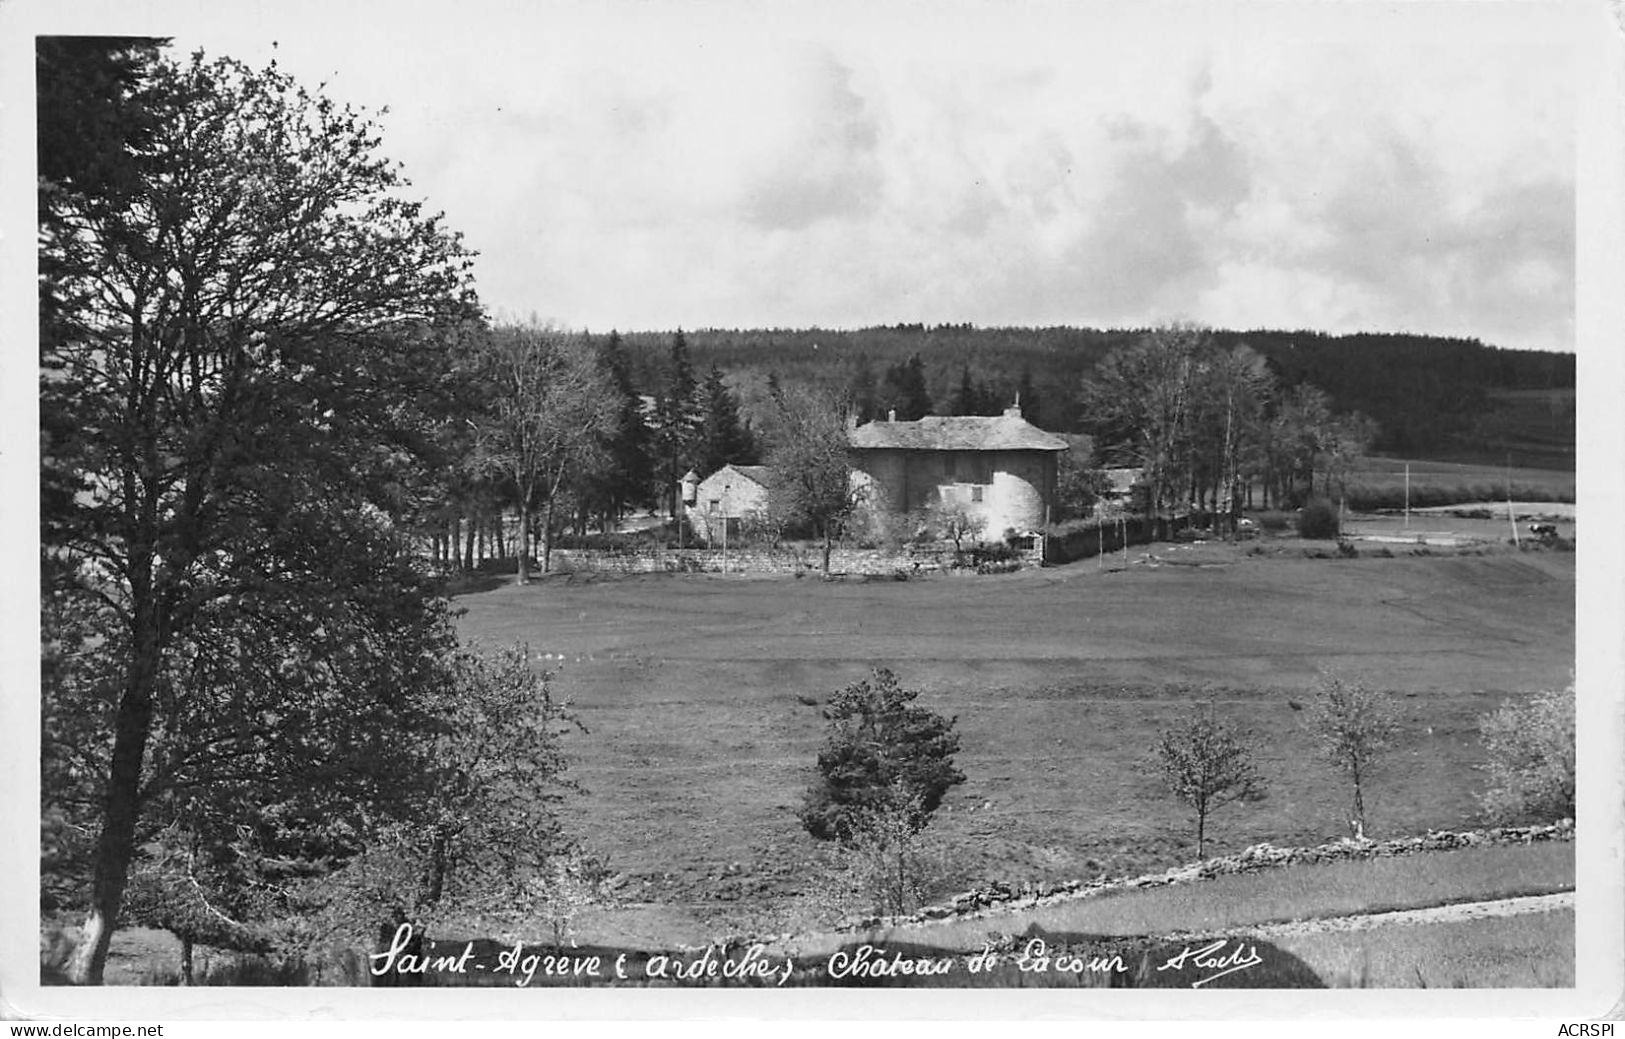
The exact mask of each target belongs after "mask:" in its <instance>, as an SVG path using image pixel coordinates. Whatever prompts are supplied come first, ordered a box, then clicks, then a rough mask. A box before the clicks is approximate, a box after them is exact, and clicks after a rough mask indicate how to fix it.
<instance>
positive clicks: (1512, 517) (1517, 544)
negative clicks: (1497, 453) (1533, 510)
mask: <svg viewBox="0 0 1625 1039" xmlns="http://www.w3.org/2000/svg"><path fill="white" fill-rule="evenodd" d="M1507 522H1508V523H1510V524H1512V547H1514V548H1523V543H1522V542H1521V541H1519V540H1518V517H1517V514H1516V513H1514V512H1513V511H1512V452H1510V451H1508V452H1507Z"/></svg>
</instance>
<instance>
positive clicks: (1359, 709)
mask: <svg viewBox="0 0 1625 1039" xmlns="http://www.w3.org/2000/svg"><path fill="white" fill-rule="evenodd" d="M1292 706H1293V708H1294V709H1300V710H1303V712H1304V714H1305V721H1306V724H1307V726H1308V729H1309V732H1310V733H1311V734H1312V736H1313V738H1314V740H1315V744H1316V746H1317V747H1318V748H1319V750H1320V753H1321V757H1322V759H1323V760H1324V762H1325V763H1326V764H1327V765H1328V766H1330V767H1331V768H1332V769H1333V770H1334V771H1336V772H1337V773H1338V774H1339V775H1341V776H1342V777H1344V778H1345V779H1346V780H1347V781H1348V784H1349V792H1350V805H1349V813H1350V814H1349V827H1350V830H1351V832H1352V833H1353V835H1354V836H1355V837H1356V838H1359V839H1363V838H1364V837H1365V829H1366V822H1367V818H1366V792H1367V790H1368V789H1369V787H1370V782H1371V779H1372V777H1373V775H1374V774H1375V773H1376V772H1377V770H1378V768H1379V766H1380V765H1381V763H1382V761H1383V758H1384V757H1385V755H1386V754H1387V752H1388V751H1389V749H1390V748H1391V747H1392V745H1393V743H1394V742H1395V740H1396V739H1397V738H1398V737H1399V735H1400V733H1401V724H1400V720H1399V713H1398V709H1397V708H1396V706H1395V703H1394V700H1393V698H1392V697H1391V696H1389V695H1388V694H1386V693H1384V692H1382V691H1381V690H1377V689H1373V688H1371V687H1369V686H1366V685H1364V684H1362V683H1360V682H1358V681H1353V680H1350V679H1346V678H1343V677H1341V676H1338V675H1335V674H1332V673H1330V672H1322V673H1321V674H1320V675H1319V677H1318V678H1317V679H1316V682H1315V686H1314V688H1313V690H1312V692H1311V696H1310V697H1309V703H1308V704H1307V705H1301V704H1297V703H1293V704H1292ZM1479 728H1480V731H1481V733H1482V737H1483V742H1484V748H1485V752H1486V755H1487V757H1488V763H1487V764H1486V765H1485V771H1486V772H1487V773H1488V775H1489V786H1488V789H1487V790H1486V791H1485V793H1484V794H1483V795H1482V797H1481V799H1480V800H1481V803H1482V805H1483V810H1484V814H1485V816H1486V817H1487V818H1489V819H1490V820H1491V821H1492V822H1496V823H1518V822H1530V821H1537V822H1549V821H1555V820H1559V819H1573V818H1574V797H1575V702H1574V687H1573V686H1572V685H1571V686H1569V688H1568V689H1566V690H1561V691H1547V692H1543V693H1540V694H1538V695H1537V696H1535V697H1534V698H1532V699H1531V700H1529V701H1528V702H1527V703H1523V704H1513V703H1509V704H1506V705H1504V706H1502V707H1501V708H1500V709H1498V710H1496V711H1494V712H1492V713H1490V714H1488V715H1486V716H1484V717H1483V718H1482V719H1481V720H1480V723H1479ZM1256 753H1257V743H1256V741H1255V740H1254V739H1253V738H1252V737H1251V735H1250V734H1249V733H1248V732H1247V731H1246V730H1245V729H1242V728H1240V727H1239V726H1237V725H1235V724H1233V723H1231V722H1228V721H1225V720H1224V719H1222V718H1220V717H1218V716H1217V714H1216V712H1215V708H1214V705H1213V704H1212V703H1201V704H1197V705H1196V706H1195V708H1194V710H1193V712H1192V714H1191V716H1190V717H1189V718H1187V719H1186V720H1185V721H1184V722H1182V723H1180V724H1179V725H1176V726H1174V727H1172V728H1169V729H1165V730H1164V731H1163V733H1162V735H1161V738H1160V739H1159V740H1158V741H1157V744H1156V746H1155V747H1153V748H1152V757H1153V759H1154V760H1155V762H1156V764H1157V766H1158V769H1159V771H1160V772H1161V774H1162V778H1163V781H1164V782H1165V783H1166V785H1167V787H1168V791H1169V793H1171V794H1172V795H1173V796H1174V797H1176V798H1178V799H1179V800H1180V801H1182V802H1183V803H1184V804H1185V805H1186V806H1187V807H1189V808H1190V810H1191V813H1192V815H1193V816H1194V817H1195V822H1196V855H1197V857H1198V858H1203V857H1205V855H1206V851H1207V825H1208V819H1209V817H1210V816H1211V815H1212V814H1213V812H1215V811H1217V810H1218V809H1219V808H1222V807H1223V806H1225V805H1227V804H1232V803H1235V802H1244V801H1255V800H1259V799H1261V798H1263V797H1264V796H1265V792H1266V782H1265V779H1264V776H1263V774H1262V772H1261V771H1260V770H1259V768H1258V766H1257V763H1256V760H1255V757H1256Z"/></svg>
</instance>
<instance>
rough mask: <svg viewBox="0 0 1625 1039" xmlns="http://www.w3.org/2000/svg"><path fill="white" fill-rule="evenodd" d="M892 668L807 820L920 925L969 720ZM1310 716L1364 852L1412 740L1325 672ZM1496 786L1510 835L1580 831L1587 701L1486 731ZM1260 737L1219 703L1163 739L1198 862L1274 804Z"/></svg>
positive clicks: (871, 688)
mask: <svg viewBox="0 0 1625 1039" xmlns="http://www.w3.org/2000/svg"><path fill="white" fill-rule="evenodd" d="M919 696H920V693H919V691H918V690H913V689H907V688H904V687H903V685H902V684H901V682H900V681H899V680H898V678H897V676H896V675H895V674H894V673H893V672H892V671H891V670H890V669H888V668H875V669H874V670H873V672H872V673H871V674H870V676H869V677H867V678H865V679H862V680H860V681H857V682H854V683H852V684H850V685H848V686H846V687H844V688H842V689H841V690H839V691H838V692H837V693H835V694H834V695H833V696H832V697H830V699H829V701H828V703H827V704H826V705H825V708H824V718H825V719H826V722H827V732H826V737H825V742H824V747H823V749H822V750H821V751H820V752H819V754H818V758H817V770H816V774H815V776H814V779H813V781H812V783H811V784H810V785H809V787H808V789H807V791H806V793H805V795H804V797H803V801H802V806H801V809H800V812H799V817H800V820H801V823H802V826H803V827H804V828H805V829H806V831H807V832H808V833H809V834H810V835H812V836H813V837H814V838H816V839H817V840H820V841H826V842H829V843H831V844H832V845H834V846H836V847H837V848H839V849H840V851H841V861H844V863H845V868H844V869H843V870H841V874H840V876H839V878H838V880H839V881H840V882H841V883H842V885H843V886H844V887H846V888H847V889H848V890H847V892H846V893H847V894H854V893H855V894H856V895H858V896H859V897H860V898H862V899H863V900H864V902H865V903H866V905H867V907H869V908H870V909H871V910H872V911H874V912H877V913H879V914H881V915H888V914H898V913H905V912H908V911H911V910H912V909H913V908H915V907H917V906H918V905H920V904H922V902H923V901H924V900H925V899H926V898H927V897H928V896H929V895H930V893H931V892H930V890H929V888H930V887H931V885H932V884H933V883H934V882H936V881H938V880H940V879H942V875H943V874H944V873H945V863H944V862H943V861H942V859H941V856H940V855H938V854H934V849H933V848H932V846H931V845H930V843H929V842H928V841H927V840H926V838H925V836H924V831H925V830H926V828H927V827H928V826H929V824H930V822H931V818H932V816H933V815H934V813H935V812H936V810H937V809H938V808H939V807H940V806H941V805H942V802H943V799H944V798H945V797H946V795H947V794H948V792H949V791H950V790H952V789H953V788H954V787H956V786H959V785H960V784H962V783H964V782H965V779H966V777H965V774H964V773H963V772H962V771H960V769H959V768H958V767H957V766H956V765H955V763H954V756H955V755H956V754H957V753H958V752H959V750H960V740H959V735H958V734H957V733H956V732H955V726H956V724H957V721H958V719H957V718H952V717H944V716H943V715H941V714H938V713H936V712H935V711H932V710H930V709H929V708H926V707H922V706H920V705H919V703H918V702H917V701H918V699H919ZM1308 701H1309V702H1308V703H1307V704H1298V703H1296V702H1293V703H1292V704H1291V706H1292V707H1293V708H1294V709H1297V710H1301V711H1302V712H1303V714H1304V719H1305V725H1306V728H1307V730H1308V732H1309V734H1310V735H1311V737H1312V739H1313V740H1314V743H1315V745H1316V747H1317V748H1318V750H1319V752H1320V757H1321V759H1322V761H1323V762H1324V764H1325V765H1326V766H1328V767H1329V768H1330V769H1331V770H1332V771H1334V772H1336V773H1337V774H1338V775H1339V776H1341V777H1342V778H1343V779H1344V780H1345V781H1346V782H1347V783H1348V789H1349V794H1350V804H1349V812H1350V818H1349V825H1350V829H1351V831H1352V833H1353V835H1354V836H1355V837H1356V838H1357V839H1364V837H1365V830H1366V824H1367V814H1366V794H1367V791H1368V790H1369V787H1370V783H1371V780H1372V778H1373V777H1374V776H1375V775H1380V768H1381V766H1382V764H1383V762H1384V760H1385V757H1386V755H1387V754H1388V752H1389V751H1390V750H1391V749H1392V747H1393V745H1394V743H1395V742H1396V741H1397V740H1398V739H1399V738H1400V736H1401V735H1402V724H1401V721H1400V717H1399V711H1398V709H1397V707H1396V705H1395V702H1394V700H1393V698H1392V697H1391V696H1390V695H1389V694H1387V693H1384V692H1382V691H1381V690H1377V689H1373V688H1371V687H1369V686H1366V685H1364V684H1363V683H1361V682H1358V681H1354V680H1350V679H1347V678H1343V677H1341V676H1338V675H1336V674H1333V673H1331V672H1325V671H1323V672H1321V674H1320V675H1319V676H1318V677H1317V679H1316V681H1315V684H1314V686H1313V688H1312V689H1311V690H1310V695H1309V697H1308ZM1480 730H1481V733H1482V737H1483V742H1484V749H1485V754H1486V758H1487V763H1486V765H1485V766H1484V771H1485V772H1486V773H1487V775H1488V778H1489V783H1488V787H1487V789H1486V791H1485V792H1484V794H1483V795H1482V796H1481V798H1480V801H1481V803H1482V806H1483V810H1484V814H1485V817H1486V818H1487V819H1488V820H1489V821H1491V822H1493V823H1497V824H1509V823H1526V822H1550V821H1556V820H1560V819H1573V818H1574V809H1575V701H1574V689H1573V687H1572V685H1571V686H1570V687H1569V688H1567V689H1566V690H1556V691H1548V692H1544V693H1540V694H1538V695H1536V696H1535V697H1533V698H1531V699H1529V700H1528V701H1526V702H1524V703H1508V704H1506V705H1503V706H1502V707H1501V708H1500V709H1498V710H1496V711H1494V712H1492V713H1490V714H1488V715H1486V716H1485V717H1483V718H1482V719H1481V720H1480ZM1257 753H1258V743H1257V741H1256V739H1255V738H1254V737H1253V736H1252V735H1251V734H1250V733H1249V732H1248V730H1246V729H1244V728H1242V727H1240V726H1239V725H1237V724H1235V723H1233V722H1231V721H1228V720H1226V719H1224V718H1222V717H1220V716H1219V714H1218V712H1217V708H1216V706H1215V705H1214V704H1213V703H1212V702H1199V703H1195V704H1193V705H1192V708H1191V712H1190V714H1189V716H1188V717H1187V718H1186V719H1184V720H1183V721H1181V722H1180V723H1178V724H1176V725H1173V726H1171V727H1169V728H1167V729H1165V730H1163V732H1162V733H1161V736H1160V738H1159V739H1158V741H1157V743H1156V744H1155V746H1153V747H1152V748H1151V760H1152V762H1153V763H1154V767H1155V769H1156V771H1157V772H1159V773H1160V775H1161V778H1162V779H1163V781H1164V783H1165V784H1166V786H1167V788H1168V791H1169V793H1170V794H1171V795H1172V796H1174V797H1175V798H1177V799H1178V800H1179V801H1180V802H1182V803H1183V804H1185V805H1186V806H1187V807H1188V808H1189V809H1190V811H1191V814H1192V816H1193V818H1194V822H1195V829H1196V855H1197V857H1198V858H1199V859H1200V858H1205V857H1206V855H1207V843H1208V829H1209V821H1210V819H1211V817H1212V815H1213V813H1214V812H1216V811H1218V810H1219V809H1220V808H1222V807H1224V806H1226V805H1229V804H1234V803H1239V802H1250V801H1257V800H1260V799H1262V798H1264V797H1265V796H1267V791H1268V783H1267V780H1266V777H1265V776H1264V774H1263V772H1262V770H1261V769H1260V768H1259V767H1258V764H1257V760H1256V758H1257Z"/></svg>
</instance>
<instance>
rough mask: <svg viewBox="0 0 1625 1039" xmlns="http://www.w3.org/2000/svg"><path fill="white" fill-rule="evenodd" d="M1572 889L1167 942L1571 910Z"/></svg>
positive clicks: (1172, 937) (1183, 937)
mask: <svg viewBox="0 0 1625 1039" xmlns="http://www.w3.org/2000/svg"><path fill="white" fill-rule="evenodd" d="M1573 908H1574V892H1572V891H1559V892H1557V893H1556V894H1551V895H1525V896H1523V897H1520V898H1498V899H1495V900H1493V901H1489V902H1456V903H1453V904H1451V905H1444V906H1429V907H1428V908H1426V909H1398V910H1393V911H1391V912H1386V913H1358V914H1355V915H1353V916H1331V917H1326V918H1325V919H1321V920H1299V921H1294V922H1292V923H1283V924H1262V925H1259V926H1257V927H1242V928H1232V929H1229V930H1226V931H1224V932H1222V933H1221V932H1218V931H1215V932H1212V933H1211V934H1208V933H1203V934H1189V935H1186V934H1180V935H1169V936H1168V939H1169V940H1170V941H1183V940H1187V939H1197V938H1218V937H1221V936H1223V937H1228V938H1236V937H1243V936H1245V937H1253V938H1280V937H1284V936H1286V935H1294V934H1315V933H1318V932H1323V931H1366V930H1370V929H1372V928H1375V927H1387V926H1389V925H1403V924H1442V923H1454V922H1457V921H1460V920H1480V919H1484V918H1486V917H1492V916H1519V915H1522V914H1524V913H1549V912H1552V911H1554V910H1557V909H1573Z"/></svg>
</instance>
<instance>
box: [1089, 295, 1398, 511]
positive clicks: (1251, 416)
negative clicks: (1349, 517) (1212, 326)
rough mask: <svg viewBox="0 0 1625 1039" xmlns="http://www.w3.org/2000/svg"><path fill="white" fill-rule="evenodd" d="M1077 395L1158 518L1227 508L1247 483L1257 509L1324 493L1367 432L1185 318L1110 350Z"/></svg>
mask: <svg viewBox="0 0 1625 1039" xmlns="http://www.w3.org/2000/svg"><path fill="white" fill-rule="evenodd" d="M1083 395H1084V399H1085V401H1086V404H1087V414H1088V416H1089V420H1088V421H1089V425H1090V432H1091V433H1093V434H1094V435H1095V437H1096V444H1097V446H1098V448H1099V450H1100V452H1101V455H1102V457H1104V458H1108V459H1112V460H1114V461H1116V462H1117V463H1118V464H1128V465H1131V466H1134V467H1137V468H1140V469H1142V470H1143V477H1142V480H1143V485H1144V490H1145V493H1146V502H1145V505H1146V508H1147V510H1148V511H1149V512H1150V514H1151V515H1152V516H1155V517H1157V518H1159V519H1162V520H1164V521H1166V520H1167V519H1168V518H1169V516H1170V514H1171V513H1172V512H1174V511H1176V510H1180V509H1190V510H1192V511H1197V512H1212V513H1220V514H1222V515H1224V516H1229V517H1232V518H1233V517H1235V516H1237V515H1239V513H1240V510H1241V508H1242V505H1243V503H1244V501H1246V500H1247V498H1248V497H1249V496H1250V494H1251V488H1252V487H1254V486H1255V485H1257V486H1259V487H1261V488H1262V493H1263V504H1264V505H1265V506H1266V507H1268V506H1269V505H1270V504H1275V505H1276V506H1277V507H1280V506H1296V505H1300V504H1302V502H1303V501H1305V500H1306V499H1307V498H1308V497H1309V496H1310V495H1311V494H1315V493H1320V494H1326V495H1331V494H1333V493H1335V492H1336V491H1338V490H1340V489H1341V487H1342V484H1343V482H1344V481H1345V480H1346V479H1347V476H1348V473H1349V470H1350V467H1351V466H1352V464H1353V462H1354V461H1355V460H1356V459H1358V458H1359V457H1360V456H1361V455H1362V454H1363V453H1364V452H1365V451H1366V450H1367V448H1368V447H1369V445H1370V443H1371V440H1372V438H1373V436H1374V435H1375V430H1374V427H1373V426H1372V424H1371V422H1370V421H1369V420H1368V419H1366V418H1364V417H1363V416H1361V415H1358V414H1351V415H1337V414H1335V413H1334V412H1333V411H1332V408H1331V404H1330V402H1329V400H1328V399H1327V397H1326V395H1325V394H1324V393H1321V392H1320V391H1319V390H1317V389H1315V388H1314V387H1312V386H1309V385H1307V384H1299V385H1296V386H1291V387H1285V386H1282V385H1281V384H1280V383H1279V382H1278V381H1277V380H1276V379H1275V378H1274V376H1273V375H1272V374H1271V372H1270V369H1269V366H1268V365H1267V364H1266V363H1265V361H1264V358H1263V357H1262V356H1261V355H1259V354H1258V353H1256V352H1254V351H1253V350H1251V349H1250V348H1248V347H1246V346H1245V345H1240V346H1235V347H1233V348H1229V349H1225V348H1221V347H1220V346H1219V345H1218V342H1217V340H1216V339H1215V338H1214V337H1213V336H1211V335H1209V334H1207V333H1206V332H1204V331H1202V330H1200V329H1197V328H1192V327H1183V326H1174V327H1168V328H1161V329H1156V330H1153V331H1151V332H1149V333H1147V334H1146V335H1144V336H1143V337H1141V338H1140V339H1139V340H1138V341H1137V342H1135V343H1134V344H1133V345H1130V346H1126V347H1121V348H1119V349H1117V350H1114V351H1112V352H1111V353H1110V354H1108V355H1107V356H1106V357H1105V358H1104V359H1103V360H1102V361H1101V362H1100V364H1099V365H1098V366H1097V367H1096V368H1095V370H1094V371H1093V372H1092V373H1091V374H1090V375H1089V377H1088V379H1087V380H1086V382H1085V383H1084V386H1083Z"/></svg>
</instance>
